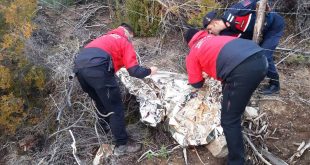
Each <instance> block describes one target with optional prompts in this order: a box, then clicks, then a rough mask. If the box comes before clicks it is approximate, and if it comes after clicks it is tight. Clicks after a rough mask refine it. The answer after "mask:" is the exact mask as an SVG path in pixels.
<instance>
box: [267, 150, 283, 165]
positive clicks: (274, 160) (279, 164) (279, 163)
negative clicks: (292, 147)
mask: <svg viewBox="0 0 310 165" xmlns="http://www.w3.org/2000/svg"><path fill="white" fill-rule="evenodd" d="M261 152H262V154H263V155H264V156H266V157H267V158H268V159H269V160H270V161H271V162H272V163H273V164H275V165H288V164H287V163H286V162H285V161H284V160H282V159H280V158H278V157H276V156H275V155H273V154H272V153H270V152H268V151H267V150H264V149H261Z"/></svg>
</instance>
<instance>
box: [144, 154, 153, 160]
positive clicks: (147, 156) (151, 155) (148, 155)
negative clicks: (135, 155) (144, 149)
mask: <svg viewBox="0 0 310 165" xmlns="http://www.w3.org/2000/svg"><path fill="white" fill-rule="evenodd" d="M153 157H154V155H153V154H152V153H151V152H148V153H147V154H146V158H147V159H149V160H150V159H153Z"/></svg>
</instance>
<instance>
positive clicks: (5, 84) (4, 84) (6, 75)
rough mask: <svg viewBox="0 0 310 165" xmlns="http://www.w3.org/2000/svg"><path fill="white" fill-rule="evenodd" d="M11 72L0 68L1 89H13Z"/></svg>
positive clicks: (2, 67)
mask: <svg viewBox="0 0 310 165" xmlns="http://www.w3.org/2000/svg"><path fill="white" fill-rule="evenodd" d="M11 84H12V79H11V72H10V70H9V69H8V68H6V67H4V66H0V89H8V88H10V87H11Z"/></svg>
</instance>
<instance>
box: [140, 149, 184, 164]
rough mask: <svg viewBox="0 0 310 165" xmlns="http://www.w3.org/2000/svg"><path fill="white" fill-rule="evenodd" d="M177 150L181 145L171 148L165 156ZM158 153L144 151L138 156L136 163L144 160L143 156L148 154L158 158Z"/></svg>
mask: <svg viewBox="0 0 310 165" xmlns="http://www.w3.org/2000/svg"><path fill="white" fill-rule="evenodd" d="M179 148H181V145H177V146H175V147H173V148H172V149H171V150H168V151H167V154H170V153H172V152H173V151H174V150H176V149H179ZM159 152H160V150H159V151H152V150H148V151H146V152H145V153H143V154H142V155H141V156H140V158H139V159H138V160H137V162H141V161H142V160H143V159H144V158H145V156H146V155H148V154H151V155H153V156H159V155H161V154H160V153H159Z"/></svg>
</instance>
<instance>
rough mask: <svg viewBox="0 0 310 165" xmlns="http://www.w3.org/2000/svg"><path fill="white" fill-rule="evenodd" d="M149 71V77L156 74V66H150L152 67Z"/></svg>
mask: <svg viewBox="0 0 310 165" xmlns="http://www.w3.org/2000/svg"><path fill="white" fill-rule="evenodd" d="M150 69H151V75H153V74H156V73H157V70H158V68H157V67H156V66H152V67H150Z"/></svg>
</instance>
